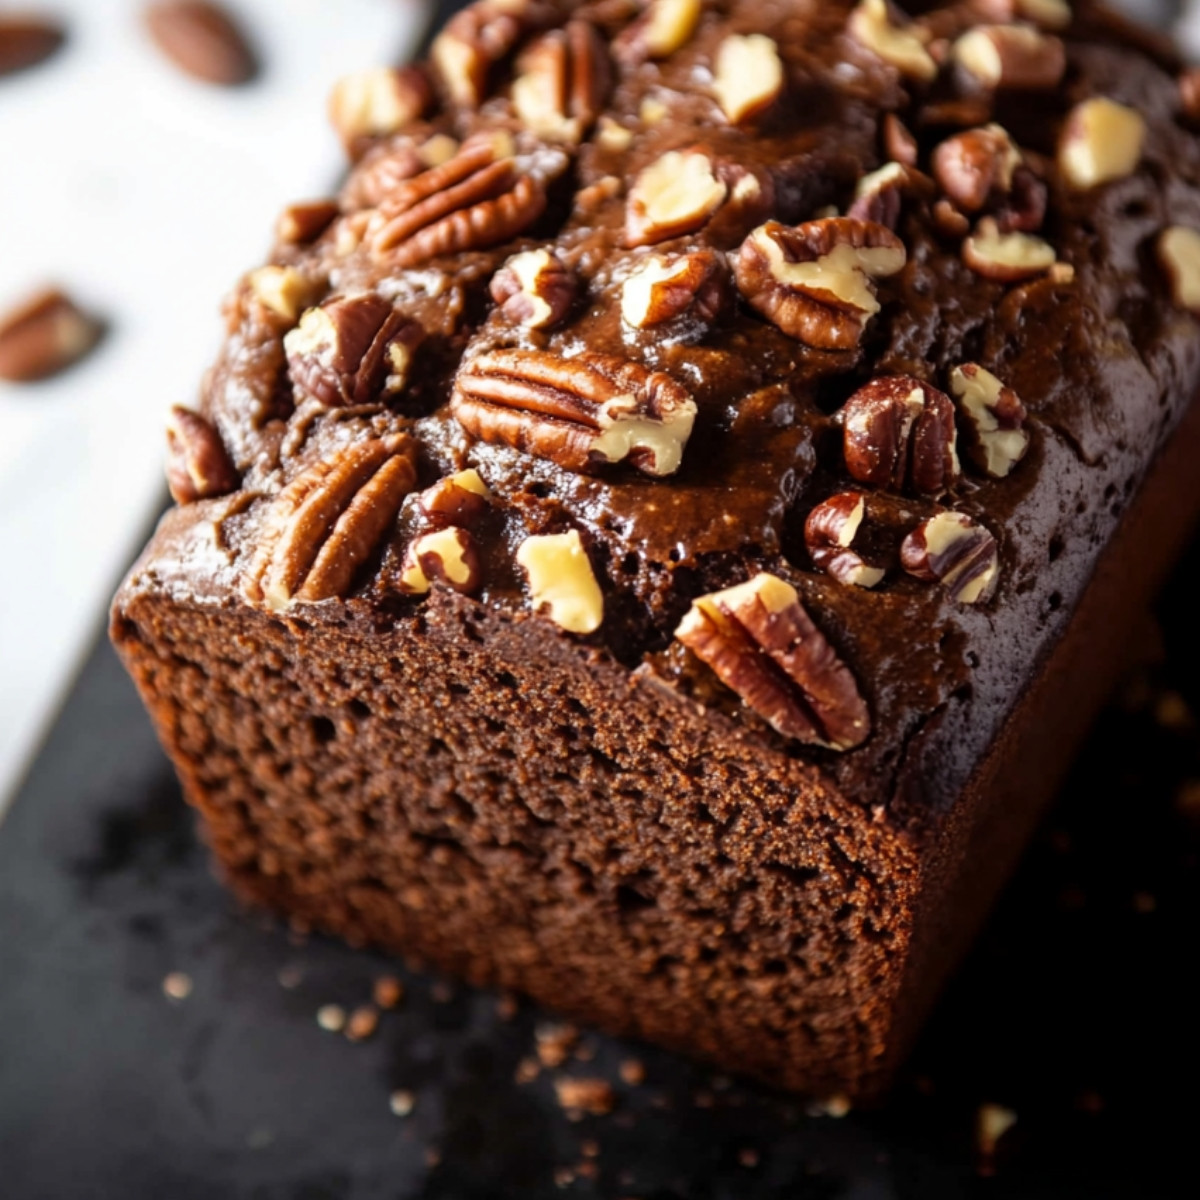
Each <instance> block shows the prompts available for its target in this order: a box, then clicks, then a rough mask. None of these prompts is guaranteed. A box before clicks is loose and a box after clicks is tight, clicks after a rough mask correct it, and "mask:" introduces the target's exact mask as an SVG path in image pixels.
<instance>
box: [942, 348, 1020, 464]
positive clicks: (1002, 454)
mask: <svg viewBox="0 0 1200 1200" xmlns="http://www.w3.org/2000/svg"><path fill="white" fill-rule="evenodd" d="M950 390H951V392H953V393H954V396H955V398H956V399H957V400H958V406H959V410H960V411H961V412H962V414H963V418H964V424H965V425H966V427H967V430H968V431H969V436H968V438H967V439H966V451H967V455H968V456H969V457H970V459H971V461H972V462H973V463H974V464H975V465H976V466H977V467H978V468H979V469H980V470H981V471H983V472H985V473H986V474H988V475H990V476H991V477H992V478H993V479H1003V478H1005V476H1007V475H1008V474H1009V472H1010V471H1012V469H1013V467H1015V466H1016V465H1017V463H1019V462H1020V461H1021V459H1023V458H1024V457H1025V454H1026V452H1027V451H1028V449H1029V430H1028V429H1026V428H1025V417H1026V413H1025V405H1024V404H1022V403H1021V398H1020V397H1019V396H1018V395H1017V393H1016V392H1014V391H1013V390H1012V388H1010V387H1006V386H1005V385H1004V384H1003V383H1002V382H1001V381H1000V380H999V379H997V378H996V376H995V375H993V374H992V373H991V371H987V370H984V368H983V367H981V366H979V365H978V364H977V363H964V364H963V365H962V366H960V367H955V368H954V370H953V371H951V372H950Z"/></svg>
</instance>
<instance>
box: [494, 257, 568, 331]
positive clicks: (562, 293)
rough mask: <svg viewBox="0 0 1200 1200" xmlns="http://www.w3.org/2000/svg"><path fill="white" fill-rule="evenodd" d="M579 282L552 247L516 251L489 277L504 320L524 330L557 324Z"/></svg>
mask: <svg viewBox="0 0 1200 1200" xmlns="http://www.w3.org/2000/svg"><path fill="white" fill-rule="evenodd" d="M577 288H578V281H577V280H576V278H575V272H574V271H572V270H571V269H570V268H569V267H567V266H566V265H565V264H564V263H563V261H562V260H561V259H560V258H559V257H558V255H557V254H555V253H554V251H553V250H545V249H542V250H526V251H524V252H523V253H521V254H515V255H513V257H512V258H510V259H509V260H508V262H506V263H505V264H504V266H503V267H501V268H500V270H499V271H497V272H496V274H495V275H494V276H493V277H492V282H491V285H490V289H489V290H490V291H491V294H492V299H493V300H495V301H496V303H497V304H499V305H500V312H501V313H502V314H503V315H504V318H505V320H507V321H509V322H511V323H512V324H513V325H523V326H525V328H526V329H549V328H551V327H552V326H554V325H557V324H558V323H559V322H560V321H562V319H563V318H564V317H565V316H566V315H567V313H568V312H570V310H571V305H572V304H574V303H575V292H576V290H577Z"/></svg>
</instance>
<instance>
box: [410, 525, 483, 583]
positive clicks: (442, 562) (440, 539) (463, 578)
mask: <svg viewBox="0 0 1200 1200" xmlns="http://www.w3.org/2000/svg"><path fill="white" fill-rule="evenodd" d="M435 583H444V584H446V585H447V586H448V587H451V588H453V589H454V590H455V591H456V592H461V593H462V594H463V595H464V596H469V595H471V594H472V593H473V592H477V591H478V590H479V587H480V585H481V584H482V583H483V570H482V566H481V564H480V561H479V551H478V550H477V549H476V548H475V539H474V538H472V537H471V535H470V533H468V532H467V530H465V529H459V528H457V527H456V526H453V525H450V526H447V527H446V528H444V529H435V530H434V531H433V532H431V533H423V534H421V535H420V537H417V538H414V539H413V541H412V542H411V543H410V545H409V547H408V550H407V551H406V553H405V556H404V566H403V567H402V568H401V571H400V590H401V591H403V592H406V593H408V594H409V595H411V596H423V595H425V594H426V593H427V592H429V591H430V590H431V589H432V588H433V585H434V584H435Z"/></svg>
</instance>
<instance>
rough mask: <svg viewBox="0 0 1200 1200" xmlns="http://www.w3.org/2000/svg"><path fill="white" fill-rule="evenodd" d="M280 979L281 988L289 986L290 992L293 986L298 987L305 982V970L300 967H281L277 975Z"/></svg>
mask: <svg viewBox="0 0 1200 1200" xmlns="http://www.w3.org/2000/svg"><path fill="white" fill-rule="evenodd" d="M275 978H276V979H278V980H279V986H280V987H281V988H287V990H288V991H289V992H290V991H292V989H293V988H298V987H299V986H300V984H301V983H303V982H304V972H303V971H302V970H301V969H300V968H299V967H295V966H292V967H281V968H280V970H279V974H278V975H277V976H276V977H275Z"/></svg>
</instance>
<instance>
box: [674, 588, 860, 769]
mask: <svg viewBox="0 0 1200 1200" xmlns="http://www.w3.org/2000/svg"><path fill="white" fill-rule="evenodd" d="M675 637H676V638H677V639H678V640H679V641H680V642H681V643H682V644H683V645H684V646H686V647H687V648H688V649H689V650H690V651H691V652H692V653H693V654H694V655H696V657H697V658H699V659H700V660H701V661H702V662H704V663H706V664H707V665H708V666H709V667H710V668H711V669H712V670H713V672H714V673H715V674H716V676H717V678H718V679H720V680H721V682H722V683H724V684H725V686H726V687H728V688H730V689H731V690H732V691H734V692H736V693H737V694H738V695H739V696H740V697H741V698H742V701H743V703H745V704H746V706H747V707H748V708H751V709H753V710H754V711H755V712H756V713H758V715H759V716H760V717H762V718H763V719H764V720H765V721H766V722H767V723H768V724H769V725H771V727H772V728H773V729H775V730H777V731H778V732H779V733H781V734H783V736H784V737H790V738H796V739H798V740H799V741H802V742H810V743H814V744H816V745H822V746H829V747H831V748H833V749H835V750H849V749H851V748H853V747H854V746H857V745H859V744H861V743H862V742H863V741H864V740H865V739H866V737H867V735H868V734H869V733H870V729H871V722H870V715H869V713H868V711H867V706H866V703H865V702H864V700H863V698H862V696H861V694H860V693H859V690H858V685H857V684H856V683H855V680H854V677H853V675H851V673H850V671H849V669H848V668H847V667H846V666H845V664H844V663H843V662H842V661H841V660H840V659H839V658H838V656H837V653H836V652H835V651H834V649H833V647H832V646H831V645H830V644H829V642H828V640H827V639H826V638H825V636H824V634H822V633H821V631H820V630H819V629H818V628H817V627H816V625H814V624H813V621H812V619H811V618H810V617H809V615H808V613H807V612H806V611H805V609H804V606H803V604H801V602H800V597H799V596H798V595H797V593H796V589H795V588H794V587H792V585H791V584H789V583H787V582H785V581H784V580H782V579H780V578H779V577H778V576H775V575H769V574H766V573H763V574H760V575H757V576H755V577H754V578H753V579H751V580H750V581H749V582H748V583H743V584H740V585H738V586H737V587H732V588H728V589H726V590H725V591H721V592H716V593H714V594H712V595H709V596H702V597H700V598H699V599H698V600H695V601H693V603H692V607H691V610H690V611H689V612H688V614H687V616H685V617H684V619H683V621H682V623H681V624H680V626H679V628H678V629H677V630H676V631H675Z"/></svg>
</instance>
